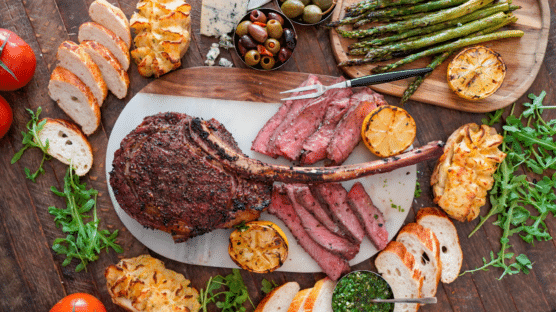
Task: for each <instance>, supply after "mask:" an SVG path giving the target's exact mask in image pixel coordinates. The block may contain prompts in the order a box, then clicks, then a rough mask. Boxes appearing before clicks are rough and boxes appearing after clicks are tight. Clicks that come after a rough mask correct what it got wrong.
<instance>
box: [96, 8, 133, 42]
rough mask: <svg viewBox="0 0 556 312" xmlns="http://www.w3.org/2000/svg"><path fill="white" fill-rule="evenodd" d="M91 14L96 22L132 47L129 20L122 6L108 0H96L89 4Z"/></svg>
mask: <svg viewBox="0 0 556 312" xmlns="http://www.w3.org/2000/svg"><path fill="white" fill-rule="evenodd" d="M89 16H90V17H91V19H92V20H93V21H94V22H96V23H99V24H100V25H102V26H104V27H106V28H108V29H110V30H111V31H113V32H114V33H115V34H116V35H117V36H118V37H119V38H120V39H122V40H123V41H124V42H125V44H126V45H127V46H128V47H131V31H130V28H129V20H128V19H127V17H126V16H125V14H124V12H122V10H121V9H120V8H118V7H116V6H114V5H112V4H110V3H109V2H108V1H106V0H95V1H94V2H93V3H91V5H90V6H89Z"/></svg>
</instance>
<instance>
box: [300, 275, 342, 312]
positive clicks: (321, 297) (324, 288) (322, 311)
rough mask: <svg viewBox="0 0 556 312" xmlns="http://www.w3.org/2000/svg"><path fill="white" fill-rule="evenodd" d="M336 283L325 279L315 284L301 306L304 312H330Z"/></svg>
mask: <svg viewBox="0 0 556 312" xmlns="http://www.w3.org/2000/svg"><path fill="white" fill-rule="evenodd" d="M334 287H336V282H334V281H333V280H331V279H330V278H328V277H325V278H323V279H321V280H319V281H317V282H316V283H315V286H314V287H313V289H312V290H311V292H310V293H309V296H308V297H307V300H306V301H305V303H304V304H303V310H302V311H304V312H332V293H333V292H334Z"/></svg>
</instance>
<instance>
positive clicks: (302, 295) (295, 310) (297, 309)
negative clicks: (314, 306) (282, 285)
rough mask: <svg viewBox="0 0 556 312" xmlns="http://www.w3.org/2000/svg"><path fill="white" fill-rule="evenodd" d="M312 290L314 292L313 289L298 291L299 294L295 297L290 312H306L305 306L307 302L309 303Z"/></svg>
mask: <svg viewBox="0 0 556 312" xmlns="http://www.w3.org/2000/svg"><path fill="white" fill-rule="evenodd" d="M311 290H313V288H306V289H303V290H300V291H298V292H297V294H295V297H293V300H292V303H291V304H290V307H289V308H288V312H304V310H303V305H304V304H305V301H307V298H308V297H309V294H310V293H311Z"/></svg>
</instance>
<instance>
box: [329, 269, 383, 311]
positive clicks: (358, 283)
mask: <svg viewBox="0 0 556 312" xmlns="http://www.w3.org/2000/svg"><path fill="white" fill-rule="evenodd" d="M393 298H394V294H393V292H392V288H391V287H390V285H389V284H388V282H386V281H385V280H384V279H383V278H382V276H380V275H379V274H378V273H375V272H372V271H353V272H350V273H348V274H346V275H344V277H342V278H341V279H340V280H339V281H338V283H337V284H336V288H334V292H333V294H332V310H333V311H334V312H359V311H361V312H371V311H372V312H391V311H394V304H393V303H374V302H371V301H370V300H371V299H393Z"/></svg>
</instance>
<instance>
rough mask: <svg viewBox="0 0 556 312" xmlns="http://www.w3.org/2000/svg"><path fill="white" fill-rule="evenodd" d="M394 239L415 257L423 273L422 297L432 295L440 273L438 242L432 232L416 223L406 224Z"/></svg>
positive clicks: (440, 263)
mask: <svg viewBox="0 0 556 312" xmlns="http://www.w3.org/2000/svg"><path fill="white" fill-rule="evenodd" d="M396 240H397V241H398V242H400V243H402V244H404V245H405V248H406V249H407V250H408V251H409V252H410V253H411V254H412V255H413V257H414V258H415V264H416V265H417V268H418V269H419V271H421V275H423V290H422V294H423V297H434V296H435V294H436V288H437V287H438V282H439V281H440V275H441V273H442V261H441V260H440V244H439V243H438V239H437V238H436V235H435V234H434V232H433V231H432V230H430V229H428V228H425V227H423V226H421V225H419V224H417V223H409V224H406V225H405V226H404V227H403V228H402V229H401V230H400V232H399V233H398V238H396Z"/></svg>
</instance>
